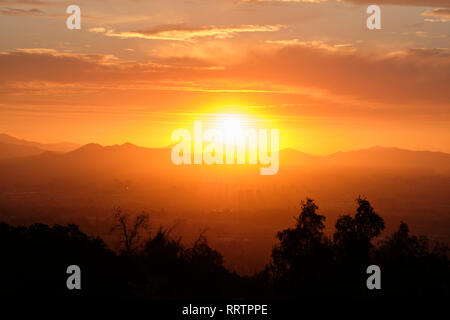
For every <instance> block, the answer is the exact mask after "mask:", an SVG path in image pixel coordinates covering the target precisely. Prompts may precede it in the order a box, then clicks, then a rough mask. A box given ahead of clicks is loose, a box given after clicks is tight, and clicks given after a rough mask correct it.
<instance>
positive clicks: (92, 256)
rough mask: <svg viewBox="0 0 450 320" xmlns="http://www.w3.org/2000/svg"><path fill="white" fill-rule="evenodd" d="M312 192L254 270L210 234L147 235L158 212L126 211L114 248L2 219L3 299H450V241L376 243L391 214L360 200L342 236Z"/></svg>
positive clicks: (402, 233)
mask: <svg viewBox="0 0 450 320" xmlns="http://www.w3.org/2000/svg"><path fill="white" fill-rule="evenodd" d="M317 210H318V207H317V205H316V204H315V203H314V201H313V200H311V199H306V201H304V202H302V209H301V212H300V214H299V216H298V217H297V219H296V224H295V226H293V227H292V228H288V229H286V230H283V231H280V232H278V234H277V235H276V237H277V239H278V240H279V241H278V244H277V245H276V246H275V247H274V248H273V250H272V255H271V259H270V262H269V263H268V264H267V266H266V267H265V269H264V270H262V271H260V272H258V273H256V274H254V275H253V276H250V277H248V276H240V275H238V274H236V273H234V272H231V271H229V270H227V269H226V268H225V267H224V263H223V258H222V255H221V254H220V253H219V252H218V251H216V250H214V249H212V248H211V247H210V246H209V245H208V242H207V239H206V238H205V237H204V235H203V234H202V235H200V236H199V238H198V240H197V241H196V242H195V243H194V244H193V246H192V247H185V246H183V244H182V243H181V239H176V238H173V237H171V235H170V230H167V229H163V228H162V227H160V228H159V229H158V230H157V231H156V232H153V233H152V232H145V233H144V231H145V230H146V224H147V220H148V217H147V216H145V215H141V216H137V217H135V218H134V219H132V218H131V217H130V216H127V215H126V214H123V213H122V211H121V210H120V209H116V211H115V218H116V221H117V226H115V227H114V230H115V231H116V232H118V233H119V234H120V236H121V238H122V240H123V241H122V245H123V246H122V249H121V250H119V251H118V252H115V251H112V250H111V249H110V248H108V246H107V245H106V244H105V242H104V241H103V240H102V239H101V238H98V237H92V236H88V235H86V234H85V233H83V232H82V231H80V230H79V228H78V226H76V225H73V224H72V225H67V226H61V225H54V226H53V227H50V226H48V225H44V224H39V223H35V224H32V225H30V226H28V227H23V226H20V227H15V226H11V225H8V224H6V223H0V260H1V264H0V272H1V274H2V275H3V277H2V278H3V280H2V285H1V286H0V296H1V297H7V298H34V297H39V298H45V297H58V298H61V297H73V298H76V297H81V298H109V297H113V298H126V299H139V300H146V299H149V300H172V301H174V300H176V301H192V300H196V299H197V300H205V299H207V300H223V299H232V300H235V301H244V300H255V299H261V300H264V301H275V300H291V299H299V298H322V297H330V298H333V297H334V298H339V299H343V298H355V299H373V298H405V297H416V298H420V297H426V298H430V297H439V298H448V297H449V296H450V279H449V260H448V253H449V250H448V246H447V245H444V244H439V243H432V242H431V241H429V240H428V239H427V238H425V237H418V236H414V235H411V234H410V232H409V228H408V226H407V225H406V224H405V223H401V224H400V226H399V228H398V230H397V231H396V232H395V233H393V234H392V235H390V236H388V237H387V238H385V239H384V240H383V241H378V243H377V244H376V245H375V244H374V242H375V238H376V237H377V236H378V235H379V234H380V233H381V231H382V230H383V229H384V228H385V226H384V220H383V219H382V217H381V216H379V215H378V214H377V213H376V212H375V211H374V209H373V208H372V207H371V205H370V203H369V201H367V200H366V199H365V198H361V197H359V198H358V199H357V209H356V213H355V214H354V215H344V216H341V217H340V218H339V219H338V221H337V222H336V225H335V231H334V235H333V237H331V238H327V237H326V236H325V235H324V233H323V229H324V221H325V217H324V216H322V215H319V214H318V213H317ZM70 265H77V266H79V267H80V269H81V290H69V289H68V287H67V285H66V281H67V278H68V277H69V274H67V272H66V271H67V267H68V266H70ZM370 265H377V266H379V267H380V270H381V289H380V290H376V289H375V290H369V289H368V288H367V285H366V280H367V278H368V277H369V276H370V275H369V274H367V272H366V270H367V267H368V266H370Z"/></svg>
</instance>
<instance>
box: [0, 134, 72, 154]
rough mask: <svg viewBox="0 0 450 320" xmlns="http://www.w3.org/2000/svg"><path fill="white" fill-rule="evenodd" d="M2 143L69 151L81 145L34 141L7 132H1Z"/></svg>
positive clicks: (0, 140)
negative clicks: (18, 137)
mask: <svg viewBox="0 0 450 320" xmlns="http://www.w3.org/2000/svg"><path fill="white" fill-rule="evenodd" d="M0 143H5V144H13V145H18V146H28V147H34V148H39V149H41V150H45V151H54V152H69V151H72V150H75V149H77V148H79V147H80V145H79V144H76V143H70V142H60V143H38V142H34V141H27V140H23V139H17V138H15V137H12V136H10V135H7V134H0Z"/></svg>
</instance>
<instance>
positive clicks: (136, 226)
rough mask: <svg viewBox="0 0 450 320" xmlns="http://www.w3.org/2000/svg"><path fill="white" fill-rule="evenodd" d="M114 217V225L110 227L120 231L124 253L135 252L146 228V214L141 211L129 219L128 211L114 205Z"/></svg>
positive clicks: (112, 229)
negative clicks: (132, 218) (125, 211)
mask: <svg viewBox="0 0 450 320" xmlns="http://www.w3.org/2000/svg"><path fill="white" fill-rule="evenodd" d="M114 219H115V221H116V225H115V226H113V227H112V228H111V231H118V232H120V236H121V243H122V245H123V246H124V249H125V250H124V251H125V253H126V254H132V253H135V252H136V250H137V249H138V248H139V247H140V245H141V240H142V234H143V232H144V231H146V230H147V229H148V220H149V218H148V214H146V213H145V212H143V213H142V214H140V215H137V216H136V217H135V218H134V220H133V221H131V217H130V215H129V214H128V213H123V212H122V209H121V208H120V207H115V208H114Z"/></svg>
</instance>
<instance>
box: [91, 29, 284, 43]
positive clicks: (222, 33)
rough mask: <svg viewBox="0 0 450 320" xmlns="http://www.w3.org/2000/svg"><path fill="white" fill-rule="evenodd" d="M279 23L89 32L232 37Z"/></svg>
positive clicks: (163, 37)
mask: <svg viewBox="0 0 450 320" xmlns="http://www.w3.org/2000/svg"><path fill="white" fill-rule="evenodd" d="M282 27H283V26H281V25H240V26H199V27H190V26H186V25H162V26H158V27H155V28H153V29H148V30H138V31H124V32H116V31H114V30H106V29H104V28H101V27H97V28H91V29H89V31H90V32H97V33H104V34H105V35H106V36H108V37H118V38H121V39H127V38H140V39H153V40H174V41H188V40H193V39H197V38H204V37H211V38H216V39H226V38H232V37H234V36H235V35H236V34H238V33H249V32H275V31H278V30H280V29H281V28H282Z"/></svg>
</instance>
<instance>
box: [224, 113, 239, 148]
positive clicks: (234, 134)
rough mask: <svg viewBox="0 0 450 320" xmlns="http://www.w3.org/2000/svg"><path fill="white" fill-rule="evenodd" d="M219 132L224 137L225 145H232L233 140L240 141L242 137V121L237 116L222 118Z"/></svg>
mask: <svg viewBox="0 0 450 320" xmlns="http://www.w3.org/2000/svg"><path fill="white" fill-rule="evenodd" d="M219 130H220V131H221V132H222V134H223V135H224V138H225V141H226V143H227V144H230V143H233V141H234V140H236V139H242V138H243V137H244V128H243V124H242V120H241V119H240V118H239V117H237V116H230V117H227V118H224V119H223V120H222V123H221V125H220V127H219Z"/></svg>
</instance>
